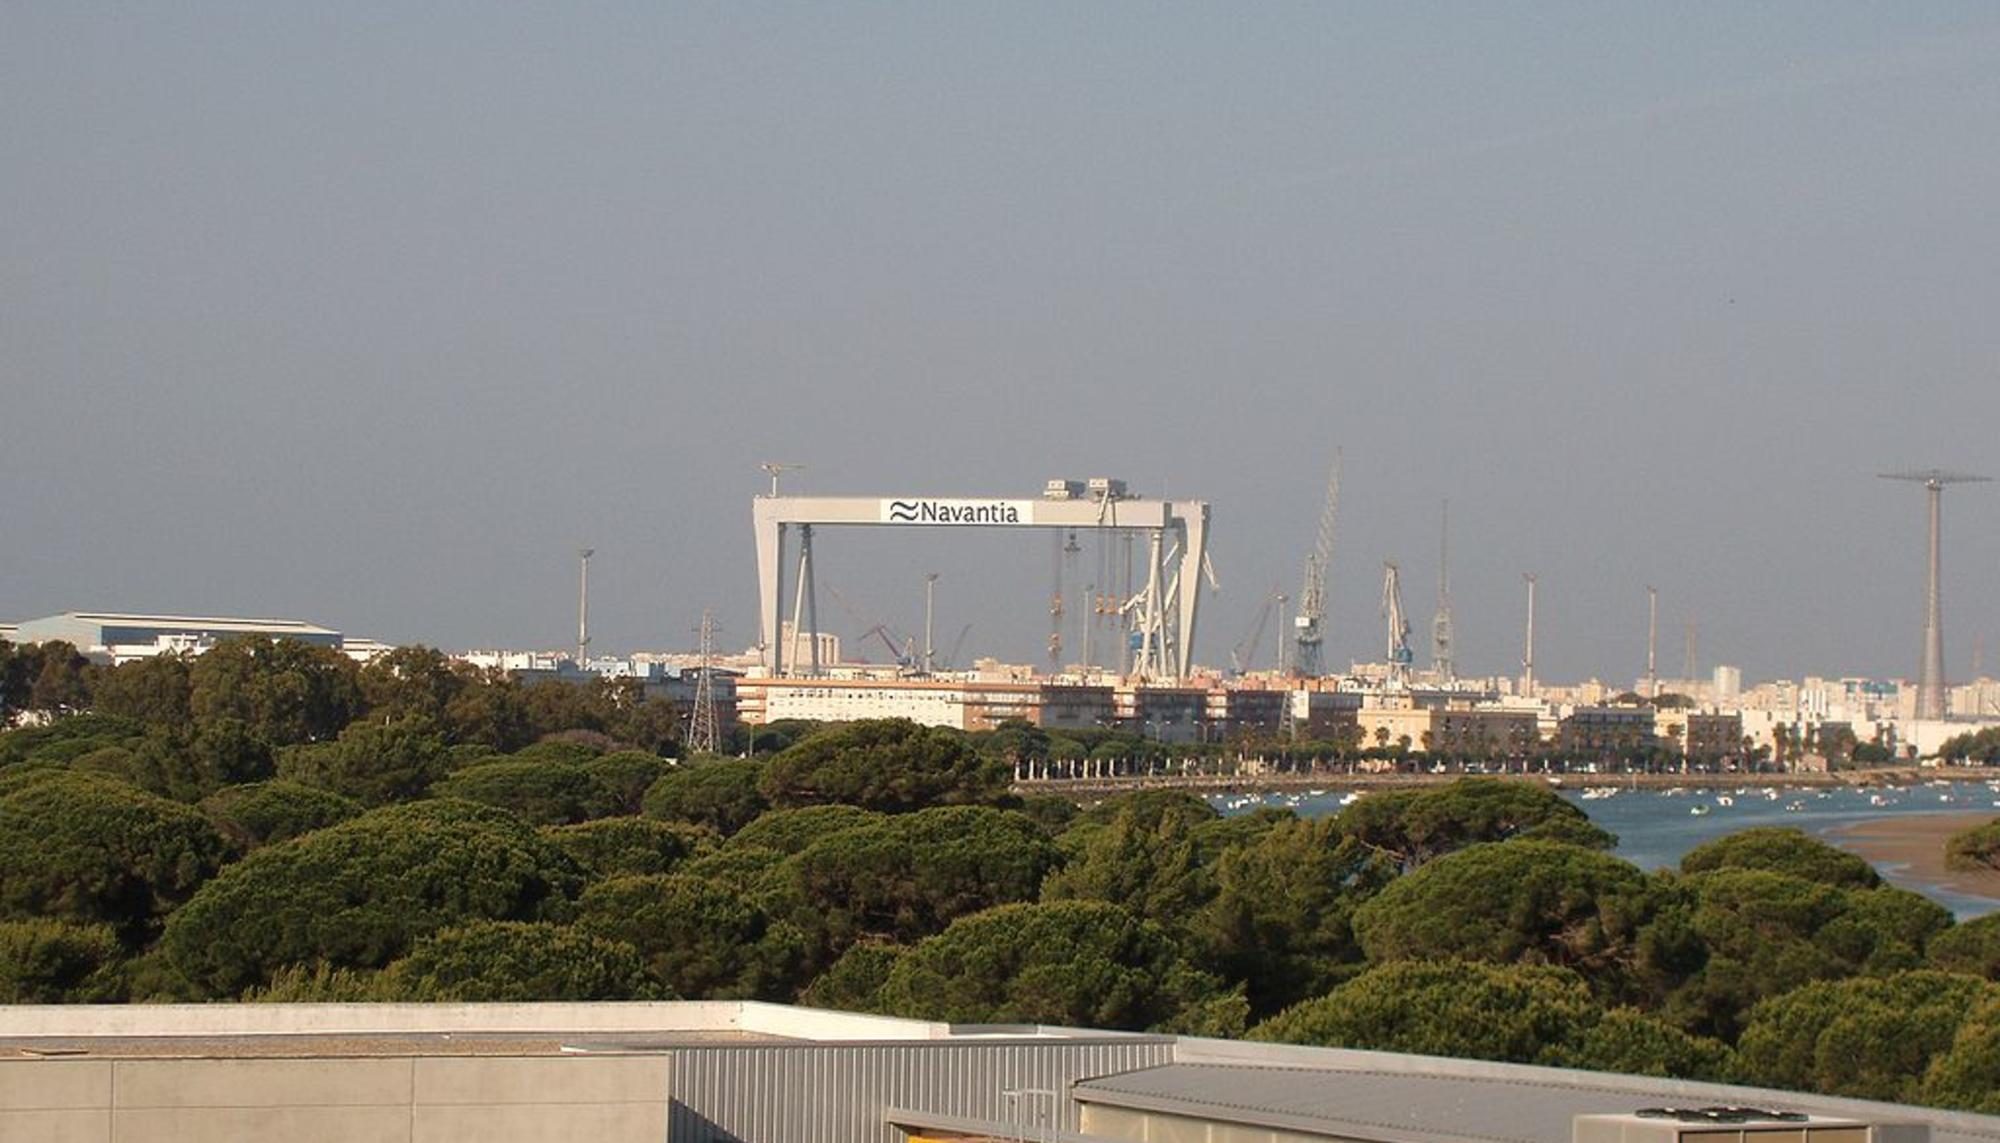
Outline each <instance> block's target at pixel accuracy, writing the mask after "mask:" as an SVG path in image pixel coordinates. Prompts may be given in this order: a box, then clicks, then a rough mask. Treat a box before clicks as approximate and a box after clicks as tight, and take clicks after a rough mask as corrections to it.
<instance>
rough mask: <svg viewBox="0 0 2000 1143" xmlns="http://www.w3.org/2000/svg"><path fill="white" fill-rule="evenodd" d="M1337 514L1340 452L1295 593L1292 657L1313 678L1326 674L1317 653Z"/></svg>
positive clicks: (1335, 459)
mask: <svg viewBox="0 0 2000 1143" xmlns="http://www.w3.org/2000/svg"><path fill="white" fill-rule="evenodd" d="M1339 512H1340V450H1339V449H1335V450H1333V473H1332V475H1330V476H1328V477H1327V481H1326V504H1325V505H1324V506H1323V507H1321V508H1320V511H1319V535H1318V536H1316V537H1315V538H1314V540H1313V550H1312V552H1311V553H1310V554H1308V555H1307V556H1306V582H1305V587H1304V588H1303V589H1302V590H1301V591H1300V592H1299V613H1298V616H1297V617H1296V618H1294V619H1293V620H1292V623H1293V626H1294V627H1295V628H1296V631H1297V634H1296V636H1295V638H1294V640H1293V641H1294V642H1295V643H1296V644H1297V645H1298V653H1297V654H1296V655H1295V656H1294V657H1293V662H1294V664H1295V665H1296V666H1297V669H1298V672H1299V674H1301V675H1303V676H1305V677H1306V678H1317V677H1318V676H1320V675H1323V674H1325V673H1326V661H1325V659H1324V657H1323V656H1322V653H1321V650H1320V644H1321V641H1322V640H1323V639H1324V638H1325V623H1326V569H1327V567H1328V566H1329V565H1330V564H1332V562H1333V524H1334V520H1335V518H1336V517H1337V516H1338V514H1339Z"/></svg>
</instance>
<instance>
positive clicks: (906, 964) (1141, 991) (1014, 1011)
mask: <svg viewBox="0 0 2000 1143" xmlns="http://www.w3.org/2000/svg"><path fill="white" fill-rule="evenodd" d="M1225 993H1226V989H1225V988H1224V987H1223V985H1222V983H1221V982H1220V981H1218V980H1216V979H1215V978H1213V977H1211V976H1209V975H1207V974H1206V973H1203V972H1201V971H1200V970H1198V969H1197V968H1195V967H1194V966H1193V965H1192V964H1190V963H1189V962H1188V961H1187V959H1186V958H1185V957H1184V956H1183V955H1182V953H1181V949H1180V946H1179V945H1178V944H1176V943H1175V941H1174V940H1173V938H1172V937H1170V936H1168V935H1167V933H1166V932H1165V931H1164V930H1162V929H1161V928H1159V926H1157V925H1154V924H1151V923H1150V922H1147V921H1143V920H1141V919H1139V918H1138V917H1136V916H1134V915H1133V914H1131V913H1129V912H1127V911H1126V910H1124V909H1121V908H1119V907H1118V906H1116V905H1112V904H1108V903H1106V902H1102V901H1056V902H1051V903H1048V904H1027V903H1022V904H1014V905H1003V906H1000V907H998V908H995V909H990V910H987V911H985V912H982V913H977V914H973V915H970V916H966V917H961V918H959V919H958V920H956V921H953V922H952V923H951V924H950V925H949V926H947V927H946V928H945V930H944V931H943V932H941V933H939V934H938V935H936V936H934V937H928V938H926V939H925V940H923V941H922V942H920V943H918V944H917V945H916V947H915V948H912V949H911V950H910V951H909V952H907V953H905V954H903V955H901V956H900V957H898V958H897V959H896V961H895V963H894V965H893V966H891V967H890V969H889V971H888V973H887V976H886V978H885V979H884V981H883V983H882V987H881V990H880V992H879V994H878V1002H879V1004H880V1006H881V1008H882V1009H883V1010H884V1011H886V1012H890V1013H895V1014H901V1015H906V1016H922V1017H924V1018H927V1019H933V1020H951V1021H958V1022H965V1023H1039V1024H1066V1025H1074V1026H1081V1027H1086V1028H1124V1029H1135V1030H1136V1029H1144V1028H1152V1027H1156V1026H1160V1025H1163V1024H1166V1023H1168V1022H1170V1021H1172V1020H1173V1019H1174V1018H1175V1017H1176V1016H1177V1015H1179V1014H1181V1013H1183V1012H1184V1011H1186V1010H1188V1009H1189V1008H1192V1007H1198V1006H1201V1005H1203V1004H1209V1003H1213V1002H1214V1001H1216V1000H1218V999H1220V998H1221V997H1222V996H1223V995H1224V994H1225Z"/></svg>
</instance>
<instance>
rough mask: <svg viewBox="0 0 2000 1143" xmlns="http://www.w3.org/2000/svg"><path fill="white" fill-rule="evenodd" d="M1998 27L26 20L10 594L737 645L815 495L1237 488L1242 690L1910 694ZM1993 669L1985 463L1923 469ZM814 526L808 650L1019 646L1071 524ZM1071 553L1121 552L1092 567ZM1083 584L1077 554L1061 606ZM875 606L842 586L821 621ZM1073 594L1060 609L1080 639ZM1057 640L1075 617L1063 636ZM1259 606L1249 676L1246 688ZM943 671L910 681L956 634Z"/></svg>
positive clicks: (1990, 180) (1806, 7) (1520, 18)
mask: <svg viewBox="0 0 2000 1143" xmlns="http://www.w3.org/2000/svg"><path fill="white" fill-rule="evenodd" d="M1995 123H2000V10H1996V9H1995V8H1994V7H1993V6H1992V5H1991V4H1989V3H1983V2H1980V3H1948V2H1935V3H1872V4H1864V3H1839V2H1832V0H1819V2H1811V3H1769V4H1757V5H1746V4H1740V3H1685V4H1673V5H1662V4H1652V3H1604V2H1595V0H1593V2H1588V3H1560V2H1541V0H1538V2H1536V3H1532V4H1530V3H1518V4H1490V3H1472V2H1467V3H1456V4H1451V3H1381V4H1359V3H1310V4H1290V3H1250V4H1245V3H1240V2H1231V3H1216V4H1194V3H1176V4H1136V3H1135V4H1122V3H1110V2H1106V3H1093V4H1082V5H1079V4H1063V3H1048V4H1036V3H992V4H985V3H970V2H968V3H952V4H917V3H910V4H874V3H841V4H824V3H797V4H790V3H745V2H738V0H730V2H726V3H715V4H700V3H664V4H663V3H637V2H634V3H599V4H555V3H541V4H537V3H521V4H508V5H493V4H472V3H466V4H452V3H433V4H422V5H413V4H407V3H374V2H369V0H356V2H352V3H342V4H293V3H270V2H262V0H260V2H255V3H252V2H243V3H236V4H221V3H205V2H198V0H193V2H188V3H179V4H173V5H159V4H117V3H101V4H75V3H66V2H60V0H47V2H43V0H16V2H14V3H10V4H7V5H5V6H4V7H0V490H4V494H0V536H4V537H5V540H4V543H0V617H5V618H11V619H16V620H18V619H24V618H32V617H37V616H42V615H48V614H53V613H56V612H60V611H65V610H89V609H108V610H132V611H150V612H164V613H205V614H227V615H275V616H290V617H298V618H305V619H309V620H312V621H315V622H319V623H324V624H326V625H329V626H332V627H336V628H338V629H340V630H342V631H345V632H347V633H349V634H350V635H357V636H369V637H374V638H379V639H383V640H387V641H392V642H399V643H406V642H423V643H428V644H433V645H437V646H443V647H446V648H470V647H494V646H510V647H549V648H557V647H562V646H565V645H568V644H569V643H571V642H572V641H573V640H574V636H575V596H576V576H577V566H576V549H577V548H578V547H580V546H586V545H587V546H591V547H594V548H595V549H596V551H597V555H596V557H595V558H594V559H593V561H592V564H591V619H592V622H591V626H592V633H593V649H594V650H598V651H605V652H619V651H632V650H651V649H669V648H687V647H690V646H692V645H693V643H694V638H695V637H694V634H693V632H694V630H695V628H696V626H697V624H698V623H699V620H700V616H701V613H702V611H703V610H704V609H712V610H713V612H714V615H715V618H716V622H717V623H718V625H719V627H720V634H719V636H718V641H719V642H721V643H722V644H724V645H725V646H744V645H747V644H749V643H751V642H754V640H755V631H756V617H755V600H756V589H755V576H754V564H753V560H752V550H751V531H750V503H751V498H752V497H753V496H754V495H755V494H756V493H758V492H759V491H760V490H762V489H765V488H766V487H767V482H766V478H765V477H764V475H763V474H762V473H761V472H760V471H759V470H758V467H757V465H758V463H759V462H760V461H767V460H777V461H785V462H792V463H799V464H803V465H805V466H806V467H805V468H804V469H802V470H800V471H798V472H795V473H791V474H788V476H787V478H786V485H785V487H786V490H787V491H788V492H797V493H802V494H807V493H814V494H861V495H876V494H880V495H891V494H935V495H974V496H1001V495H1013V496H1032V495H1035V494H1036V493H1037V492H1038V491H1039V489H1040V488H1041V486H1042V484H1043V482H1044V481H1045V480H1047V479H1048V478H1050V477H1056V476H1072V477H1086V476H1094V475H1108V476H1114V477H1121V478H1123V479H1125V480H1127V481H1129V482H1130V483H1131V485H1132V486H1133V488H1134V489H1135V490H1136V491H1139V492H1141V493H1143V494H1145V495H1149V496H1153V495H1160V494H1162V493H1164V494H1165V495H1168V496H1171V497H1176V498H1200V499H1204V500H1207V501H1208V502H1210V503H1211V504H1212V505H1213V548H1212V554H1213V561H1214V565H1215V570H1216V572H1217V578H1218V582H1219V589H1218V590H1216V591H1215V592H1214V593H1213V594H1212V595H1211V596H1209V597H1207V598H1206V599H1205V600H1204V603H1203V609H1204V610H1203V618H1202V625H1201V629H1200V632H1199V636H1198V641H1197V648H1196V650H1197V657H1198V658H1199V659H1201V660H1202V661H1205V662H1210V663H1216V664H1222V663H1226V662H1227V661H1228V657H1229V651H1230V650H1231V648H1232V647H1234V646H1237V645H1238V644H1240V643H1241V642H1242V641H1243V640H1244V639H1245V637H1246V636H1247V635H1248V634H1249V632H1250V631H1251V629H1252V627H1253V623H1254V620H1255V617H1256V614H1257V612H1258V610H1259V607H1260V604H1261V603H1262V602H1263V600H1264V599H1266V598H1267V597H1268V596H1269V595H1270V594H1271V593H1272V592H1273V591H1274V590H1277V591H1283V592H1285V593H1286V594H1288V595H1291V596H1293V597H1294V598H1296V596H1297V595H1298V592H1299V583H1300V578H1301V571H1302V566H1303V560H1304V557H1305V554H1306V552H1307V551H1308V550H1309V548H1310V547H1311V545H1312V541H1313V535H1314V530H1315V527H1316V521H1317V518H1318V515H1319V509H1320V502H1321V499H1322V496H1323V493H1324V488H1325V481H1326V474H1327V471H1328V467H1329V465H1330V463H1331V460H1332V457H1333V454H1334V452H1335V450H1336V449H1339V450H1341V452H1342V455H1343V456H1344V467H1343V474H1344V475H1343V481H1342V496H1341V503H1340V515H1339V523H1338V529H1337V537H1336V542H1335V556H1334V563H1333V567H1332V570H1331V575H1330V584H1329V617H1328V621H1329V625H1330V628H1331V631H1330V634H1329V636H1328V644H1327V658H1328V660H1329V661H1330V662H1333V663H1339V664H1344V663H1346V662H1348V661H1350V660H1354V659H1368V658H1379V657H1380V655H1381V652H1382V646H1383V643H1384V638H1385V637H1384V631H1383V622H1382V619H1381V615H1380V610H1379V604H1380V597H1381V590H1382V567H1383V561H1384V560H1387V559H1395V560H1397V561H1398V562H1399V563H1400V566H1401V568H1402V573H1403V579H1404V595H1405V600H1406V603H1407V605H1408V608H1409V610H1410V612H1411V614H1412V617H1413V619H1414V621H1415V622H1414V625H1415V627H1416V629H1417V632H1418V638H1417V657H1418V660H1419V661H1420V662H1422V661H1425V660H1426V659H1427V658H1428V641H1427V638H1426V633H1427V632H1428V623H1429V618H1430V615H1431V611H1432V606H1433V603H1434V600H1435V596H1436V592H1437V565H1438V547H1439V536H1438V532H1439V515H1440V505H1441V503H1442V502H1443V501H1445V500H1447V499H1448V500H1449V501H1450V503H1451V518H1452V540H1451V564H1452V566H1451V585H1452V598H1453V604H1454V614H1455V620H1456V628H1457V637H1458V638H1457V641H1458V647H1459V651H1458V660H1459V665H1460V669H1461V670H1462V671H1468V672H1478V673H1513V672H1514V671H1516V670H1518V665H1519V660H1520V654H1521V637H1522V625H1523V619H1524V615H1525V603H1526V599H1525V589H1524V587H1523V584H1522V581H1521V576H1522V573H1523V572H1529V571H1532V572H1535V573H1536V574H1537V575H1538V576H1539V583H1540V588H1539V595H1538V599H1537V646H1536V660H1537V662H1536V666H1537V673H1538V675H1539V676H1540V677H1541V678H1542V679H1544V680H1563V679H1576V678H1582V677H1586V676H1592V675H1596V676H1600V677H1603V678H1606V679H1614V680H1630V679H1632V678H1634V677H1635V676H1637V675H1638V674H1639V673H1641V672H1642V671H1643V669H1644V664H1645V640H1646V598H1645V586H1646V585H1647V584H1649V583H1650V584H1653V585H1655V586H1657V588H1658V590H1659V597H1660V627H1661V637H1660V660H1661V666H1662V673H1664V674H1669V675H1671V674H1675V673H1678V671H1679V670H1680V667H1681V665H1682V658H1683V651H1684V646H1683V642H1684V638H1683V637H1684V631H1685V628H1686V625H1687V624H1688V623H1690V622H1692V623H1694V624H1696V625H1697V629H1698V633H1699V634H1698V663H1699V667H1700V669H1701V670H1702V671H1703V672H1706V671H1707V670H1708V669H1709V667H1710V666H1711V665H1712V664H1714V663H1717V662H1724V663H1731V664H1736V665H1740V666H1741V667H1742V668H1743V669H1744V672H1745V675H1746V677H1749V678H1762V677H1772V676H1797V675H1803V674H1807V673H1814V674H1825V675H1843V674H1862V675H1874V676H1885V677H1893V676H1899V675H1908V674H1912V673H1914V671H1915V670H1916V666H1917V659H1918V655H1919V652H1920V650H1921V639H1920V627H1919V625H1920V622H1921V616H1922V607H1923V574H1924V569H1923V560H1924V515H1923V503H1922V501H1923V494H1922V491H1921V489H1919V488H1917V487H1915V486H1909V485H1901V484H1893V483H1889V482H1886V481H1882V480H1878V479H1876V474H1877V473H1880V472H1884V471H1889V470H1895V469H1906V468H1921V467H1930V466H1941V467H1949V468H1962V469H1969V470H1972V471H1976V472H1987V473H1991V474H1994V475H2000V459H1995V458H1993V457H1992V456H1991V453H1992V442H1993V441H1994V439H1995V433H1994V427H1995V425H1996V424H1997V423H2000V217H1996V214H1995V211H1994V204H1995V203H1996V202H2000V147H1996V146H1995V145H1994V124H1995ZM1945 522H1946V530H1945V580H1944V591H1945V595H1944V606H1945V617H1946V622H1947V635H1946V652H1947V656H1948V665H1949V673H1950V674H1951V675H1952V676H1953V677H1955V678H1964V677H1966V676H1967V675H1968V674H1969V673H1970V669H1971V665H1972V656H1973V651H1974V645H1975V643H1976V642H1977V643H1981V644H1983V645H1984V647H1985V648H1986V660H1987V663H1988V664H1989V666H1988V670H1989V672H1991V671H1995V670H2000V577H1996V574H1995V573H1996V571H2000V528H1996V525H2000V485H1996V486H1978V485H1970V486H1966V487H1963V488H1953V489H1951V490H1949V491H1948V492H1947V493H1946V496H1945ZM883 531H885V530H848V531H844V532H838V533H835V532H828V533H826V534H824V535H823V536H822V537H821V540H820V543H819V550H818V553H817V554H818V559H819V568H818V574H819V580H820V583H821V584H822V585H830V587H831V589H832V590H834V591H837V592H838V593H839V594H840V596H842V597H844V598H845V599H846V600H847V601H848V603H847V604H845V605H843V604H840V603H838V602H837V601H835V600H834V599H833V598H832V597H831V596H829V595H828V594H827V593H826V592H824V591H823V592H822V598H821V606H820V611H821V615H822V616H823V623H824V626H826V627H827V628H828V629H830V630H833V631H835V632H837V633H840V634H842V635H843V636H844V637H845V638H847V639H849V640H853V639H855V638H856V637H858V636H859V634H860V633H861V632H862V631H865V630H866V629H867V628H869V627H870V626H872V625H873V624H875V623H876V622H882V621H887V622H888V623H889V624H890V625H891V626H894V627H897V628H900V629H902V630H904V631H915V630H917V629H918V628H919V627H920V625H921V622H922V609H923V576H924V573H925V572H927V571H935V572H937V573H938V575H939V577H940V578H939V580H938V585H937V628H938V631H939V635H938V642H939V643H940V644H941V645H944V644H949V643H952V642H955V641H956V639H955V637H956V635H957V632H958V631H960V630H961V629H963V628H964V627H965V625H966V624H970V625H971V627H970V631H969V634H968V636H967V638H966V641H965V649H964V652H963V655H962V656H961V657H962V658H970V657H971V656H972V655H974V654H993V655H999V656H1001V657H1003V658H1007V659H1011V660H1015V661H1035V660H1038V659H1039V658H1040V657H1041V648H1042V646H1043V643H1044V641H1045V639H1046V637H1047V632H1048V619H1047V602H1048V596H1049V594H1050V590H1051V582H1052V565H1053V563H1054V555H1053V552H1052V548H1051V546H1052V541H1051V540H1050V538H1049V537H1048V536H1047V535H1045V534H1042V533H1017V532H1006V531H1003V530H982V531H964V532H953V533H950V534H944V535H940V534H938V533H937V532H926V533H925V534H923V535H922V536H914V537H913V536H904V535H885V534H882V532H883ZM1085 545H1086V551H1085V553H1084V554H1082V555H1081V556H1080V557H1078V560H1077V562H1078V565H1079V569H1078V578H1083V577H1087V576H1089V575H1091V574H1092V573H1090V572H1087V571H1085V570H1083V569H1088V568H1094V566H1095V565H1094V561H1095V554H1094V552H1093V551H1092V550H1091V549H1090V547H1089V541H1087V540H1086V541H1085ZM1066 590H1068V591H1070V592H1072V593H1074V592H1075V591H1076V590H1077V585H1076V583H1075V579H1072V580H1071V581H1070V584H1069V587H1068V588H1067V589H1066ZM850 607H851V610H850ZM1072 608H1074V603H1072ZM1078 637H1079V636H1078V635H1077V634H1076V633H1075V631H1074V630H1073V629H1072V632H1071V641H1072V647H1073V648H1074V647H1075V641H1076V639H1077V638H1078ZM1270 643H1271V638H1270V636H1269V635H1268V634H1267V636H1266V638H1265V640H1264V644H1265V646H1264V648H1263V649H1262V651H1261V653H1260V654H1258V655H1257V656H1256V658H1255V660H1253V661H1256V662H1260V663H1262V664H1266V665H1268V663H1269V662H1270V660H1271V651H1270V649H1269V644H1270ZM940 649H941V650H943V649H945V648H944V647H943V646H941V647H940Z"/></svg>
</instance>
